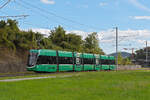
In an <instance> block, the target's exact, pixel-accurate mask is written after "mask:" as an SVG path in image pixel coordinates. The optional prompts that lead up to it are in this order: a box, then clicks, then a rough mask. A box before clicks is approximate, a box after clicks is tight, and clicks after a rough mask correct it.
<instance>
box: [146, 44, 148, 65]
mask: <svg viewBox="0 0 150 100" xmlns="http://www.w3.org/2000/svg"><path fill="white" fill-rule="evenodd" d="M147 62H148V48H147V41H146V65H147Z"/></svg>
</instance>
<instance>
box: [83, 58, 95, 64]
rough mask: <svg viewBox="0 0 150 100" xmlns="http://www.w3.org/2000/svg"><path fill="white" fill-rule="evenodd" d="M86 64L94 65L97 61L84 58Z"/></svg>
mask: <svg viewBox="0 0 150 100" xmlns="http://www.w3.org/2000/svg"><path fill="white" fill-rule="evenodd" d="M82 62H83V63H84V64H94V62H95V60H94V59H92V58H82Z"/></svg>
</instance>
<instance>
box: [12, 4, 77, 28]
mask: <svg viewBox="0 0 150 100" xmlns="http://www.w3.org/2000/svg"><path fill="white" fill-rule="evenodd" d="M15 3H16V4H18V5H20V6H21V7H23V8H25V9H28V10H30V11H32V12H33V13H35V14H38V15H40V16H41V17H43V18H45V19H46V20H47V21H49V19H50V17H49V16H46V15H44V14H43V13H42V12H39V11H37V10H33V9H31V7H28V6H29V5H25V4H23V3H20V2H15ZM51 21H53V22H55V23H58V24H61V25H65V26H67V27H74V26H70V25H67V24H65V23H62V22H59V21H57V20H51Z"/></svg>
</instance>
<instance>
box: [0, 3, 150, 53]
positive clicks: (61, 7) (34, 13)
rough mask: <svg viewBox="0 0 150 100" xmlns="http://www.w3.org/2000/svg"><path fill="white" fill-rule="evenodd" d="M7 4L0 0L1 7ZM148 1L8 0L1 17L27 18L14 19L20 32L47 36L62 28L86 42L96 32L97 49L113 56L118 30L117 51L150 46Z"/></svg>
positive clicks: (0, 10)
mask: <svg viewBox="0 0 150 100" xmlns="http://www.w3.org/2000/svg"><path fill="white" fill-rule="evenodd" d="M6 2H7V0H0V7H1V5H3V4H5V3H6ZM149 4H150V1H148V0H11V2H10V3H9V4H7V6H5V7H4V8H2V9H0V15H1V16H6V15H22V14H25V15H29V16H28V17H26V18H21V19H16V18H15V19H16V20H18V21H19V27H20V28H21V29H33V30H34V31H39V32H42V33H44V34H46V33H47V32H48V31H49V30H50V29H53V28H54V27H56V26H58V25H61V26H63V27H64V28H65V30H67V31H68V32H76V33H77V34H80V35H82V36H83V38H85V36H87V35H88V34H89V33H90V32H98V36H99V40H100V47H101V48H102V49H103V50H104V52H106V53H107V54H109V53H112V52H115V30H114V27H116V26H117V27H118V28H119V50H120V51H125V50H124V48H128V50H126V51H127V52H131V50H130V49H131V48H135V50H136V49H140V48H143V47H144V46H145V41H146V40H147V41H148V44H150V39H149V38H148V37H150V6H149Z"/></svg>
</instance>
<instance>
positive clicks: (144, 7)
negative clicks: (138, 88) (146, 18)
mask: <svg viewBox="0 0 150 100" xmlns="http://www.w3.org/2000/svg"><path fill="white" fill-rule="evenodd" d="M129 1H130V2H131V3H132V4H134V5H135V6H136V7H138V8H140V9H143V10H145V11H148V12H150V8H148V7H146V6H145V5H143V4H141V3H140V2H138V1H137V0H129Z"/></svg>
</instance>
